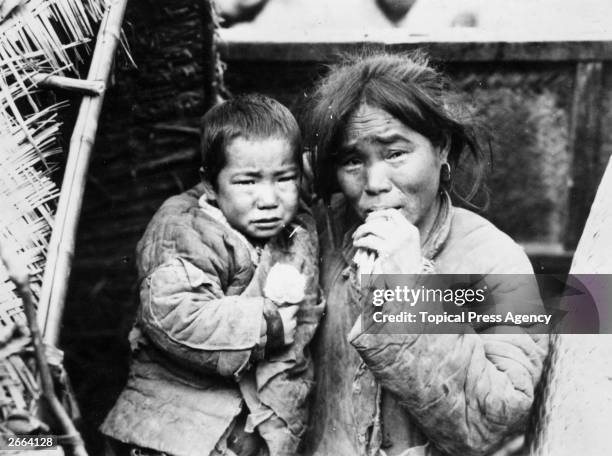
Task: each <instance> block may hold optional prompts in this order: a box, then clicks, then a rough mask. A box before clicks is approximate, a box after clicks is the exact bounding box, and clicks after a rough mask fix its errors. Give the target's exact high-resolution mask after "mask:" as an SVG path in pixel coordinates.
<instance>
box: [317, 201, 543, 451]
mask: <svg viewBox="0 0 612 456" xmlns="http://www.w3.org/2000/svg"><path fill="white" fill-rule="evenodd" d="M321 219H322V223H320V227H321V229H320V239H321V254H322V258H323V262H322V266H321V276H322V282H321V283H322V287H323V291H324V295H325V298H326V300H327V308H326V315H325V318H324V320H323V322H322V323H321V327H320V328H319V331H318V333H317V336H316V338H315V341H314V342H313V353H314V356H315V359H316V360H317V375H316V387H315V397H314V400H313V408H312V417H311V426H310V429H309V431H308V434H307V437H306V443H307V445H306V446H307V454H308V455H316V456H325V455H332V454H333V455H335V456H366V455H368V456H369V455H383V454H386V455H402V456H404V455H405V456H423V455H461V456H482V455H487V454H491V453H492V452H494V451H495V450H496V449H497V448H498V447H499V446H500V444H501V442H503V440H504V439H505V438H506V437H507V436H509V435H513V434H517V433H521V432H524V430H525V426H526V423H527V419H528V416H529V413H530V410H531V406H532V403H533V400H534V391H535V387H536V384H537V383H538V381H539V379H540V376H541V373H542V367H543V361H544V358H545V355H546V353H547V346H548V345H547V341H548V337H547V335H546V334H533V333H532V331H528V330H527V328H514V329H513V330H504V328H503V327H502V326H500V325H499V324H488V325H480V326H475V327H469V328H465V331H464V332H463V333H458V334H426V331H424V333H423V334H367V333H365V332H360V331H359V330H357V331H355V329H356V328H357V327H355V328H353V331H351V328H352V327H353V325H354V323H355V322H356V320H357V318H358V317H359V314H360V312H361V310H362V307H361V304H360V299H361V297H362V295H361V294H360V292H359V287H358V285H357V284H356V282H357V279H356V272H355V267H354V265H352V264H351V263H352V258H353V257H354V255H355V249H354V248H353V247H352V239H351V234H352V233H353V231H354V230H355V228H356V227H357V226H358V225H359V224H360V223H361V222H359V221H358V220H356V219H355V217H354V215H353V214H352V213H351V211H350V210H349V209H348V208H347V207H346V205H345V203H344V200H343V199H342V198H339V199H337V200H335V201H333V204H332V207H331V210H329V211H328V217H327V218H324V217H321ZM324 219H325V220H324ZM422 253H423V256H424V258H425V259H426V260H429V263H431V264H433V267H434V270H435V272H437V273H440V274H468V275H469V274H474V275H480V276H485V277H486V278H489V279H490V281H489V282H487V283H488V285H490V286H491V287H492V288H494V289H495V292H496V295H497V298H498V300H499V302H500V306H506V308H507V309H513V310H516V309H520V308H521V307H522V306H523V304H524V298H525V296H534V295H533V292H534V291H535V292H536V293H537V289H536V287H537V284H536V282H535V277H534V276H533V270H532V267H531V264H530V262H529V260H528V258H527V256H526V255H525V253H524V252H523V250H522V248H521V247H520V246H518V245H517V244H516V243H515V242H514V241H512V240H511V239H510V238H509V237H508V236H507V235H505V234H504V233H502V232H501V231H500V230H498V229H497V228H495V227H494V226H493V225H492V224H491V223H490V222H488V221H487V220H485V219H484V218H482V217H480V216H478V215H476V214H474V213H472V212H470V211H467V210H465V209H460V208H454V207H453V206H452V204H451V203H450V198H448V197H447V196H444V197H443V198H442V204H441V207H440V211H439V213H438V215H437V219H436V221H435V224H434V227H433V228H432V230H431V232H430V234H429V236H428V238H427V240H426V241H425V242H424V245H423V248H422ZM497 274H516V276H514V275H513V276H507V277H508V278H509V280H499V279H500V277H502V276H500V275H497ZM536 296H537V294H536ZM538 305H539V306H541V302H540V301H539V300H536V306H538ZM506 329H507V328H506ZM349 333H350V334H349ZM502 333H503V334H502Z"/></svg>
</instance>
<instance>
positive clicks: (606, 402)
mask: <svg viewBox="0 0 612 456" xmlns="http://www.w3.org/2000/svg"><path fill="white" fill-rule="evenodd" d="M584 71H585V72H587V71H588V70H584ZM611 245H612V161H610V162H609V163H608V167H607V170H606V172H605V175H604V176H603V179H602V182H601V185H600V186H599V190H598V191H597V196H596V197H595V201H594V202H593V206H592V208H591V212H590V214H589V217H588V221H587V223H586V226H585V229H584V233H583V234H582V236H581V238H580V243H579V244H578V248H577V249H576V253H575V255H574V260H573V262H572V267H571V269H570V273H571V274H581V275H579V276H578V278H579V280H580V281H581V282H582V284H583V285H585V286H586V288H587V289H588V290H589V292H590V294H591V296H592V297H593V299H594V301H595V303H596V304H597V308H598V314H599V317H600V332H601V334H557V335H554V336H553V338H552V351H551V355H550V363H549V368H548V369H547V370H546V371H545V377H544V378H545V381H544V382H543V386H544V388H543V389H542V395H541V397H539V405H538V407H537V409H536V413H535V416H537V417H538V421H537V424H536V428H535V429H536V432H535V435H534V439H533V441H532V442H531V451H530V453H529V454H530V455H532V456H548V455H555V456H574V455H576V454H580V453H584V452H585V450H587V451H586V454H608V453H609V451H610V439H609V436H608V434H609V427H608V426H609V422H610V420H611V419H612V413H611V412H612V335H611V334H610V330H611V328H610V309H609V308H610V292H611V288H612V286H611V284H610V280H611V278H612V275H611V274H612V256H611V255H610V246H611ZM585 379H586V381H585Z"/></svg>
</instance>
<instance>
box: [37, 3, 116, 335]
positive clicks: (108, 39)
mask: <svg viewBox="0 0 612 456" xmlns="http://www.w3.org/2000/svg"><path fill="white" fill-rule="evenodd" d="M126 7H127V0H111V2H110V3H109V5H108V7H107V10H106V12H105V13H104V17H103V18H102V22H101V24H100V31H99V32H98V36H97V40H96V47H95V49H94V53H93V57H92V60H91V66H90V68H89V73H88V75H87V80H88V81H104V82H105V83H106V82H107V81H108V79H109V75H110V71H111V67H112V63H113V59H114V56H115V52H116V50H117V46H118V44H119V40H120V33H121V24H122V22H123V17H124V15H125V9H126ZM104 95H105V91H102V93H100V95H97V96H86V97H84V98H83V101H82V102H81V107H80V109H79V114H78V117H77V121H76V125H75V127H74V132H73V133H72V137H71V139H70V147H69V152H68V161H67V163H66V171H65V172H64V179H63V181H62V189H61V195H60V198H59V203H58V208H57V213H56V216H55V223H54V226H53V233H52V235H51V240H50V242H49V249H48V252H47V263H46V267H45V274H44V277H43V285H42V290H41V296H40V301H39V307H38V315H39V321H40V323H41V326H42V327H43V328H44V339H45V341H46V342H47V343H49V344H53V345H56V344H57V341H58V338H59V330H60V324H61V319H62V314H63V311H64V303H65V298H66V292H67V288H68V279H69V277H70V269H71V266H72V257H73V255H74V246H75V240H76V230H77V226H78V221H79V217H80V214H81V206H82V202H83V193H84V191H85V182H86V178H87V170H88V167H89V159H90V157H91V152H92V148H93V144H94V140H95V136H96V131H97V129H98V120H99V116H100V111H101V109H102V103H103V101H104Z"/></svg>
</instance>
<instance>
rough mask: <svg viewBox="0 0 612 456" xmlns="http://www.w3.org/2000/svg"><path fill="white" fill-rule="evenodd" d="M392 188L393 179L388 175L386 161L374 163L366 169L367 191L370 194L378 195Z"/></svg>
mask: <svg viewBox="0 0 612 456" xmlns="http://www.w3.org/2000/svg"><path fill="white" fill-rule="evenodd" d="M389 190H391V181H390V180H389V176H388V175H387V170H386V167H385V164H384V163H374V164H372V165H370V166H368V167H367V169H366V182H365V191H366V193H367V194H369V195H377V194H379V193H385V192H388V191H389Z"/></svg>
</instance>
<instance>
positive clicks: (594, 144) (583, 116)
mask: <svg viewBox="0 0 612 456" xmlns="http://www.w3.org/2000/svg"><path fill="white" fill-rule="evenodd" d="M602 98H603V63H602V62H583V63H579V64H578V65H577V67H576V79H575V83H574V96H573V105H572V115H571V124H570V132H569V147H570V153H571V156H572V182H571V187H570V192H569V207H568V223H567V228H566V232H565V247H566V248H567V249H569V250H571V249H574V248H575V247H576V244H577V243H578V239H579V237H580V234H581V233H582V229H583V228H584V224H585V222H586V219H587V217H588V215H589V208H590V207H591V203H592V201H593V198H594V197H595V192H596V191H597V185H598V184H599V178H600V177H601V172H600V170H599V164H600V162H601V116H602V112H601V111H602V106H601V101H602Z"/></svg>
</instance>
